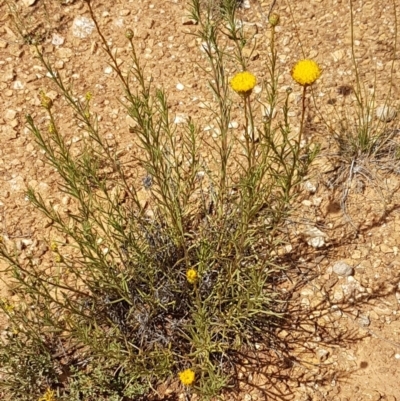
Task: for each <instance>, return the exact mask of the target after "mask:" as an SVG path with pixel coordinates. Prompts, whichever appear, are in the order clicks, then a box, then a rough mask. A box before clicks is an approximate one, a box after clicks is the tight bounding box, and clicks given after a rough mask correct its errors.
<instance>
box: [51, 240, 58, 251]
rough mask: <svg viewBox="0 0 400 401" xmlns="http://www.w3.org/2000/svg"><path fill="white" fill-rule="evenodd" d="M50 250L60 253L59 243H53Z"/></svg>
mask: <svg viewBox="0 0 400 401" xmlns="http://www.w3.org/2000/svg"><path fill="white" fill-rule="evenodd" d="M50 249H51V250H52V251H53V252H57V251H58V245H57V242H54V241H52V242H51V244H50Z"/></svg>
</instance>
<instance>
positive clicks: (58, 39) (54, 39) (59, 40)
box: [51, 33, 65, 46]
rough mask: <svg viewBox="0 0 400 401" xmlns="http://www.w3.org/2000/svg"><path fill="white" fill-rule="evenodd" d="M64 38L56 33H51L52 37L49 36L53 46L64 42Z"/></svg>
mask: <svg viewBox="0 0 400 401" xmlns="http://www.w3.org/2000/svg"><path fill="white" fill-rule="evenodd" d="M64 41H65V38H64V37H62V36H61V35H59V34H58V33H53V37H52V38H51V44H53V45H54V46H61V45H63V44H64Z"/></svg>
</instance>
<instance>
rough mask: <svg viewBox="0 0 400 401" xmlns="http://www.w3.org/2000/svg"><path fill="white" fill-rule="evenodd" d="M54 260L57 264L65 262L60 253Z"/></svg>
mask: <svg viewBox="0 0 400 401" xmlns="http://www.w3.org/2000/svg"><path fill="white" fill-rule="evenodd" d="M54 260H55V262H56V263H61V262H62V261H63V257H62V256H61V255H60V254H59V253H57V254H56V255H55V256H54Z"/></svg>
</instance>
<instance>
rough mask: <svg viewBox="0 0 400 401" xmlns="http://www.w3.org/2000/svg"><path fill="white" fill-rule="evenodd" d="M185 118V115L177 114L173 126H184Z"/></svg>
mask: <svg viewBox="0 0 400 401" xmlns="http://www.w3.org/2000/svg"><path fill="white" fill-rule="evenodd" d="M187 118H188V117H187V115H186V114H177V115H176V116H175V119H174V124H184V123H186V121H187Z"/></svg>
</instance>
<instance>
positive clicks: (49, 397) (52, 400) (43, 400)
mask: <svg viewBox="0 0 400 401" xmlns="http://www.w3.org/2000/svg"><path fill="white" fill-rule="evenodd" d="M38 401H56V397H55V395H54V391H53V390H50V388H47V390H46V392H45V393H44V396H43V397H40V398H39V400H38Z"/></svg>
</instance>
